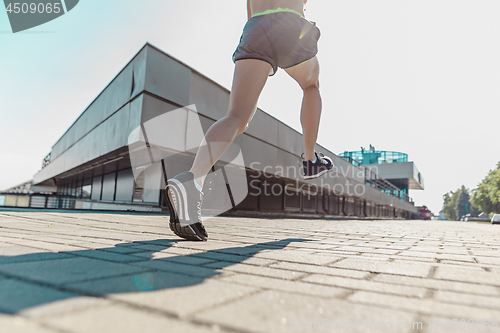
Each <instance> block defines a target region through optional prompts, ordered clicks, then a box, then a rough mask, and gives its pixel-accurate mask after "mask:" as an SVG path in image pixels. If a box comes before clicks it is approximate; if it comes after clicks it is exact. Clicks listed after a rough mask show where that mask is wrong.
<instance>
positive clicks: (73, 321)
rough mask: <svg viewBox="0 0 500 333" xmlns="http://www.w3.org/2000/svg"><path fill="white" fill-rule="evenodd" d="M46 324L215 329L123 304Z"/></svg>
mask: <svg viewBox="0 0 500 333" xmlns="http://www.w3.org/2000/svg"><path fill="white" fill-rule="evenodd" d="M44 322H45V323H47V324H49V325H51V326H54V327H57V328H59V329H62V330H67V331H69V332H82V333H88V332H107V333H108V332H109V333H115V332H116V333H128V332H130V333H137V332H169V333H170V332H172V333H191V332H192V333H204V332H213V331H212V330H211V329H209V328H206V327H200V326H197V325H194V324H190V323H186V322H182V321H180V320H177V319H172V318H169V317H166V316H162V315H160V314H155V313H150V312H148V311H142V310H139V309H134V308H130V307H127V306H123V305H113V306H104V307H94V308H88V309H85V310H82V311H75V312H71V313H67V314H64V315H60V316H55V317H50V318H48V319H46V320H44Z"/></svg>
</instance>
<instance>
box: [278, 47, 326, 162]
mask: <svg viewBox="0 0 500 333" xmlns="http://www.w3.org/2000/svg"><path fill="white" fill-rule="evenodd" d="M285 71H286V72H287V73H288V74H289V75H290V76H291V77H292V78H293V79H294V80H295V81H297V82H298V84H299V85H300V87H301V88H302V90H303V91H304V98H303V100H302V111H301V114H300V121H301V123H302V131H303V134H304V152H305V159H306V160H309V161H313V160H314V158H315V156H314V147H315V145H316V140H317V139H318V131H319V122H320V118H321V107H322V102H321V95H320V92H319V62H318V58H316V57H314V58H312V59H309V60H308V61H306V62H303V63H301V64H299V65H296V66H293V67H290V68H287V69H285Z"/></svg>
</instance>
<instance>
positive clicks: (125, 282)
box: [66, 271, 209, 296]
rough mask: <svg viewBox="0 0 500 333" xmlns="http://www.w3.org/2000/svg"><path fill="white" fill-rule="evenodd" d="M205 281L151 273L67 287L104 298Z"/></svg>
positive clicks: (165, 273)
mask: <svg viewBox="0 0 500 333" xmlns="http://www.w3.org/2000/svg"><path fill="white" fill-rule="evenodd" d="M207 277H209V276H207ZM205 279H206V277H199V276H189V275H183V274H179V273H173V272H169V273H167V272H155V271H151V272H141V273H137V274H130V275H121V276H115V277H110V278H103V279H96V280H89V281H85V282H75V283H70V284H67V285H66V287H68V288H69V289H72V290H76V291H79V292H83V293H89V294H92V295H96V296H102V295H111V294H126V293H134V292H149V291H155V290H162V289H175V288H183V287H189V286H193V285H197V284H200V283H202V282H203V281H204V280H205Z"/></svg>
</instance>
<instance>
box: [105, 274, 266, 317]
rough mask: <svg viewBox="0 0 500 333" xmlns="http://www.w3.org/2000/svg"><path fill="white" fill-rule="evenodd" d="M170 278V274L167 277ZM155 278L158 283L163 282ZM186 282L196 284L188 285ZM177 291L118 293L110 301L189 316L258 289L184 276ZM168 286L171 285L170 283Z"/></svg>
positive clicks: (176, 288)
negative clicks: (115, 300) (119, 301)
mask: <svg viewBox="0 0 500 333" xmlns="http://www.w3.org/2000/svg"><path fill="white" fill-rule="evenodd" d="M163 277H164V278H166V279H170V278H169V277H168V276H167V275H165V276H163ZM159 278H160V277H159V276H156V277H155V281H156V280H157V279H159ZM186 281H189V282H191V283H192V284H187V283H186ZM178 282H179V283H180V286H178V287H175V288H164V289H157V290H156V289H155V290H153V291H148V292H132V293H114V294H112V295H110V298H112V299H117V300H121V301H125V302H128V303H133V304H137V305H141V306H144V307H149V308H154V309H157V310H161V311H166V312H169V313H172V314H174V315H176V316H180V317H185V316H189V315H192V314H195V313H197V312H199V311H203V310H206V309H209V308H212V307H214V306H217V305H219V304H223V303H226V302H229V301H231V300H234V299H238V298H242V297H244V296H245V295H248V294H250V293H253V292H255V291H256V290H258V288H255V287H250V286H242V285H236V284H231V283H224V282H220V281H218V280H210V279H198V280H197V281H194V278H189V277H185V276H184V281H178ZM166 283H168V282H166Z"/></svg>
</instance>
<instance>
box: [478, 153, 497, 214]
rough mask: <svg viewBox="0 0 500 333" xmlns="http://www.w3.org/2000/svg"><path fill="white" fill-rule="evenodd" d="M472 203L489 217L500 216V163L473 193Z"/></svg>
mask: <svg viewBox="0 0 500 333" xmlns="http://www.w3.org/2000/svg"><path fill="white" fill-rule="evenodd" d="M471 202H472V203H473V204H474V206H476V207H478V208H479V209H480V210H481V211H483V212H485V213H486V214H488V215H492V214H500V162H498V164H497V167H496V169H494V170H490V172H488V175H487V176H486V177H485V178H484V179H483V181H482V182H481V183H480V184H479V185H478V187H477V188H475V189H474V190H473V191H472V197H471Z"/></svg>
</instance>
